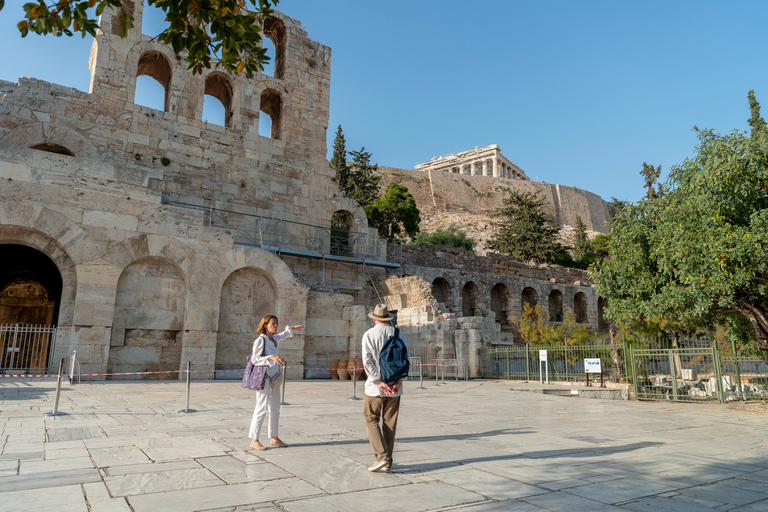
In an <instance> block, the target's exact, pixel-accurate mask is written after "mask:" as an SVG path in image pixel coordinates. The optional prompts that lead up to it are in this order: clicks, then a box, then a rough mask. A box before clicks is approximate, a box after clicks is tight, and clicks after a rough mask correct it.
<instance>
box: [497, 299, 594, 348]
mask: <svg viewBox="0 0 768 512" xmlns="http://www.w3.org/2000/svg"><path fill="white" fill-rule="evenodd" d="M547 317H548V315H547V311H546V309H544V306H542V305H541V304H538V305H537V306H536V307H531V305H530V304H527V303H526V304H525V305H523V315H522V318H514V317H512V318H511V320H512V323H514V324H515V325H517V326H518V327H519V329H520V331H519V332H520V336H522V338H523V339H524V340H525V341H526V342H527V343H536V344H552V345H563V346H566V347H571V346H573V345H580V344H583V343H587V342H588V341H589V340H590V339H592V337H593V336H594V333H593V332H592V331H591V330H590V329H589V327H587V326H586V325H585V324H580V323H578V322H576V316H575V315H574V314H573V311H566V312H565V321H563V322H562V323H559V324H553V323H550V322H547V321H546V320H545V319H546V318H547Z"/></svg>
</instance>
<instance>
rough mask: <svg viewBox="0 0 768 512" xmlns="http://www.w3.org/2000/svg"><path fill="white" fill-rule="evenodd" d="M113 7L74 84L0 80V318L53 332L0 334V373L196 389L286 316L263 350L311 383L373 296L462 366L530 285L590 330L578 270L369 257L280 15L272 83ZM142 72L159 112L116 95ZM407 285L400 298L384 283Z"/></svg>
mask: <svg viewBox="0 0 768 512" xmlns="http://www.w3.org/2000/svg"><path fill="white" fill-rule="evenodd" d="M126 5H128V4H126ZM132 5H133V8H134V20H135V27H134V29H133V30H132V31H131V32H130V33H129V34H128V37H126V38H120V37H119V36H118V35H117V26H116V23H115V19H116V18H115V17H114V16H113V15H112V13H110V12H108V11H107V12H105V13H104V14H103V15H102V17H101V26H102V27H106V30H105V32H104V33H101V34H100V35H98V36H97V37H96V38H95V39H94V41H93V46H92V51H91V56H90V59H89V67H90V70H91V84H90V88H89V91H88V92H83V91H78V90H75V89H72V88H69V87H63V86H60V85H56V84H52V83H48V82H43V81H40V80H36V79H33V78H20V79H18V81H17V82H10V81H4V80H0V261H2V263H3V265H2V266H0V324H36V325H53V326H56V329H55V332H56V340H55V344H53V343H52V341H53V338H52V337H49V338H47V339H46V340H44V341H42V342H38V346H37V349H36V350H42V352H43V353H44V354H45V353H46V351H47V347H49V346H50V347H54V349H53V351H52V352H51V353H49V354H47V357H42V358H41V361H42V362H39V363H34V364H33V363H30V362H27V363H24V364H21V363H19V361H22V360H23V361H32V359H33V358H31V357H26V358H24V357H21V355H23V353H24V351H25V350H27V348H24V347H19V346H18V345H14V343H16V342H15V341H13V339H12V338H10V337H9V336H8V335H7V331H4V330H3V328H2V325H0V342H2V344H3V347H2V350H3V352H2V353H3V354H5V353H6V352H8V353H13V354H19V355H18V357H16V359H15V360H14V361H15V362H14V363H7V361H6V360H5V359H3V361H2V362H0V368H1V369H4V370H10V371H14V370H16V369H18V370H21V371H33V370H42V371H45V368H48V369H49V370H50V369H51V368H52V367H53V366H54V365H53V362H55V361H56V362H57V361H58V360H60V358H63V357H65V356H67V355H71V354H72V353H73V352H74V353H75V355H76V358H77V360H78V361H79V362H80V363H81V367H80V370H81V372H82V373H89V374H91V373H92V374H104V373H122V372H153V371H167V370H179V369H181V368H183V367H185V366H186V363H187V362H191V363H192V367H193V369H194V370H197V371H200V372H201V373H196V374H195V377H196V378H213V377H214V376H215V377H216V378H228V377H233V376H234V375H235V374H236V371H235V370H237V369H241V368H243V367H244V365H245V356H246V354H247V353H248V352H249V350H250V345H251V341H252V340H253V338H254V337H255V335H256V334H255V330H256V326H257V324H258V321H259V319H260V318H261V317H262V316H263V315H265V314H268V313H274V314H276V315H277V316H278V317H279V318H280V323H281V325H285V324H304V325H306V329H305V330H304V331H303V332H301V333H299V334H298V335H297V336H295V337H293V338H291V339H289V340H286V341H284V342H282V344H281V354H282V355H284V357H285V358H286V359H287V361H288V364H289V370H288V376H289V377H290V378H300V377H302V376H305V377H326V378H327V376H328V373H324V372H322V371H321V372H317V371H314V370H309V369H306V370H305V368H318V367H319V368H324V367H327V366H328V364H329V363H330V361H331V360H332V359H344V358H349V357H355V356H359V353H360V351H359V348H358V345H359V342H360V338H361V336H362V333H363V332H364V331H365V329H367V328H368V327H369V322H368V320H367V319H366V316H365V314H366V311H367V310H369V309H370V307H371V306H372V305H373V304H374V303H375V302H378V301H379V300H380V297H381V300H386V301H387V302H388V303H390V305H391V306H392V308H393V309H396V310H397V311H398V315H399V320H400V323H401V325H403V326H404V328H406V329H408V332H409V336H410V338H409V339H410V340H411V341H412V342H413V343H414V346H416V345H420V346H425V347H426V349H425V350H426V351H427V352H429V351H431V354H432V355H431V356H429V357H433V356H434V357H436V356H437V355H439V354H442V355H446V354H447V352H448V347H450V348H451V350H450V352H451V354H452V355H454V356H456V355H458V356H461V357H464V358H465V359H468V360H469V361H470V363H471V364H472V365H473V368H474V369H473V374H475V375H476V374H477V373H478V368H479V365H478V361H477V357H478V354H479V348H480V346H481V345H482V343H483V342H491V343H498V342H504V341H506V342H509V341H510V338H511V335H512V334H511V332H510V331H509V330H508V329H507V320H506V316H505V315H515V314H519V309H520V302H521V301H525V300H533V299H531V297H532V295H531V294H536V296H537V297H539V298H540V300H544V297H548V299H547V300H549V301H550V302H548V304H549V305H550V306H549V308H550V311H553V306H552V300H553V299H552V294H553V293H554V290H555V289H557V290H559V291H560V293H561V294H562V297H561V299H562V307H563V308H566V309H567V308H574V309H577V308H582V305H583V309H584V312H583V318H582V319H583V320H584V321H585V322H588V323H590V324H593V325H594V326H597V324H598V323H599V320H598V316H597V311H598V301H597V298H596V297H595V296H594V293H593V292H592V291H591V288H590V287H589V286H588V284H587V283H585V282H583V276H582V277H580V278H578V279H577V278H573V276H571V275H570V274H568V273H567V272H565V271H561V270H558V271H555V270H552V271H549V270H547V271H542V270H540V269H539V270H536V269H533V270H530V269H528V270H526V268H527V267H526V266H525V265H523V264H520V263H515V264H514V265H512V264H505V263H497V264H496V267H494V266H493V265H491V266H488V264H487V263H482V264H481V263H478V262H477V261H476V262H474V263H473V262H472V261H471V260H472V258H468V259H467V258H465V261H464V262H463V263H461V264H457V263H456V261H458V260H456V261H453V260H452V259H451V258H452V257H451V256H450V254H449V253H450V251H448V252H447V253H445V255H444V256H441V255H440V254H438V253H433V254H432V257H431V258H430V259H429V260H428V261H426V262H425V261H422V260H419V257H420V256H419V254H421V253H413V252H409V250H408V249H406V251H405V253H402V252H395V251H389V253H388V251H387V246H386V243H385V241H383V240H381V239H379V238H377V236H376V231H375V230H374V229H371V228H369V227H368V224H367V219H366V216H365V213H364V212H363V210H362V209H361V208H360V207H359V205H357V204H356V203H355V202H353V201H352V200H350V199H349V198H347V197H346V196H344V195H343V194H342V193H341V192H340V191H339V189H338V185H337V183H336V181H335V179H334V174H333V171H332V170H330V169H329V166H328V162H327V160H326V154H327V148H326V130H327V125H328V117H329V86H330V58H331V50H330V49H329V48H327V47H325V46H323V45H321V44H318V43H316V42H314V41H312V40H311V39H309V37H308V35H307V33H306V32H305V31H304V30H302V29H301V24H300V23H299V22H298V21H296V20H293V19H291V18H289V17H287V16H284V15H282V14H280V13H276V15H275V17H274V18H273V19H272V20H270V21H269V23H268V24H267V26H266V29H265V34H266V35H267V37H269V38H271V39H272V42H273V43H274V47H275V52H276V55H275V66H274V70H275V71H274V73H273V76H268V75H266V74H263V73H260V74H257V75H255V76H253V77H250V78H249V77H246V76H244V75H238V76H229V75H226V74H224V73H222V72H220V71H217V70H216V69H211V70H209V71H207V72H206V73H204V74H203V75H193V74H192V73H191V72H189V71H188V70H187V69H186V64H185V63H184V61H183V60H182V59H180V58H178V57H177V56H176V55H174V53H173V52H172V51H171V50H170V49H169V48H167V47H165V46H162V45H160V44H158V43H157V42H155V41H153V40H152V39H151V38H150V37H148V36H145V35H142V34H141V23H142V11H143V3H142V2H141V1H136V2H133V4H132ZM144 75H146V76H149V77H151V78H152V79H154V80H156V81H157V82H158V83H159V84H160V85H162V87H163V97H162V101H161V102H160V103H161V104H162V105H163V109H162V110H156V109H153V108H148V107H144V106H141V105H138V104H136V103H135V93H136V82H137V77H139V76H144ZM206 96H208V97H212V98H215V99H216V100H218V101H219V102H221V104H222V106H223V107H224V111H225V116H224V126H219V125H215V124H212V123H208V122H206V121H204V120H203V118H202V111H203V101H204V98H205V97H206ZM260 113H264V114H266V115H267V116H268V119H269V122H270V129H269V130H268V133H269V134H270V135H269V136H268V137H267V136H260V135H259V123H260V120H259V115H260ZM262 128H263V127H262ZM263 132H264V131H262V133H263ZM497 161H500V160H498V159H497ZM505 166H507V164H506V163H505ZM504 168H506V169H507V171H505V172H509V173H513V171H514V173H517V172H519V176H518V177H519V178H520V179H524V174H522V171H521V170H519V169H518V170H515V168H514V167H512V164H511V163H510V165H508V166H507V167H504V166H500V167H499V169H498V170H499V172H502V170H503V169H504ZM494 169H496V168H495V167H494ZM484 172H485V171H484ZM516 176H517V175H516ZM478 179H479V178H478ZM433 200H434V199H433ZM443 257H444V259H445V263H443V262H442V260H441V258H443ZM478 261H480V260H478ZM482 261H486V260H482ZM489 261H490V260H489ZM462 265H463V266H462ZM473 265H474V266H473ZM478 265H479V266H478ZM510 265H511V266H510ZM547 272H549V273H551V274H552V275H549V274H548V273H547ZM558 272H560V273H559V274H558ZM563 272H565V273H563ZM386 273H389V274H391V275H395V276H400V275H402V274H409V275H411V276H412V277H409V278H390V279H389V280H384V278H385V277H386ZM561 274H562V275H561ZM579 279H582V281H580V282H578V283H577V282H576V281H578V280H579ZM414 280H416V281H418V282H419V283H420V284H419V286H418V287H417V288H418V290H420V291H419V292H418V293H416V294H415V295H414V294H413V293H411V292H408V291H403V289H402V288H403V287H408V286H410V285H409V284H408V283H412V282H413V281H414ZM372 281H378V282H382V283H383V284H382V288H381V290H378V289H375V288H373V286H372V284H371V283H372ZM425 290H426V292H425ZM531 290H532V291H531ZM579 294H582V295H584V297H585V298H584V299H581V298H579V297H580V295H579ZM417 296H418V297H420V298H419V299H418V300H416V299H415V298H414V297H417ZM526 297H528V299H526ZM556 302H557V298H556V299H555V303H556ZM554 310H557V307H554ZM40 347H42V349H41V348H40ZM14 351H15V352H14ZM427 352H425V354H426V353H427ZM25 365H26V366H25ZM177 377H178V375H177V374H159V373H158V374H152V375H149V376H146V377H145V376H138V377H137V378H177ZM120 378H128V377H125V376H122V377H120Z"/></svg>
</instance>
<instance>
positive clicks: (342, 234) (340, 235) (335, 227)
mask: <svg viewBox="0 0 768 512" xmlns="http://www.w3.org/2000/svg"><path fill="white" fill-rule="evenodd" d="M350 231H352V214H351V213H349V212H347V211H341V210H340V211H337V212H336V213H334V214H333V217H331V254H334V255H336V256H352V245H351V244H350V243H349V232H350Z"/></svg>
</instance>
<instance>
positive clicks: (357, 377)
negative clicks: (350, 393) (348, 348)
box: [347, 357, 364, 380]
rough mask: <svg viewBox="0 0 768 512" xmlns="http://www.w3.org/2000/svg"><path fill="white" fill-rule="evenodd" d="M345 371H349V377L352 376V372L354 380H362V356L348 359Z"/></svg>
mask: <svg viewBox="0 0 768 512" xmlns="http://www.w3.org/2000/svg"><path fill="white" fill-rule="evenodd" d="M355 365H357V370H355ZM347 371H348V372H349V375H350V378H352V377H351V376H352V374H353V373H354V374H355V376H354V379H355V380H362V379H363V378H364V377H363V360H362V358H359V357H358V358H355V359H350V360H349V362H348V363H347Z"/></svg>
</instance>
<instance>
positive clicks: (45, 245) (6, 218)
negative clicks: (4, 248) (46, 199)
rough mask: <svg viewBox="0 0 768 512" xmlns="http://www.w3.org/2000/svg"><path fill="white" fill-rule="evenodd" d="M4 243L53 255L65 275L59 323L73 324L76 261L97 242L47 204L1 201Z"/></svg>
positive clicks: (0, 234)
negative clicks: (23, 246)
mask: <svg viewBox="0 0 768 512" xmlns="http://www.w3.org/2000/svg"><path fill="white" fill-rule="evenodd" d="M0 218H2V219H3V222H4V224H3V226H0V244H18V245H25V246H27V247H30V248H32V249H36V250H38V251H40V252H41V253H42V254H44V255H45V256H47V257H48V258H50V260H51V261H52V262H53V263H54V265H56V268H58V270H59V273H60V275H61V281H62V282H61V302H60V304H59V309H58V315H57V318H55V323H56V325H57V326H59V327H70V326H71V325H72V322H73V318H74V314H75V299H76V294H77V287H78V284H77V271H76V264H77V263H79V262H82V260H83V258H84V256H83V254H91V253H92V252H93V251H94V247H93V244H92V243H91V242H90V240H89V239H88V238H87V235H86V234H85V232H84V231H83V230H82V229H80V227H79V226H77V224H75V223H74V222H72V221H71V220H69V219H68V218H67V217H65V216H64V215H62V214H60V213H58V212H55V211H53V210H51V209H49V208H47V207H45V206H41V205H39V204H31V203H19V202H16V201H2V200H0Z"/></svg>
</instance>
